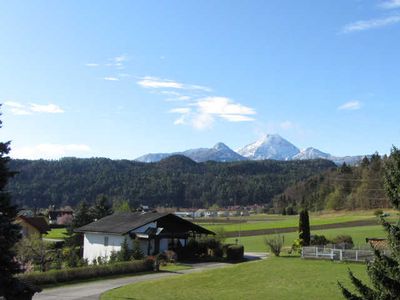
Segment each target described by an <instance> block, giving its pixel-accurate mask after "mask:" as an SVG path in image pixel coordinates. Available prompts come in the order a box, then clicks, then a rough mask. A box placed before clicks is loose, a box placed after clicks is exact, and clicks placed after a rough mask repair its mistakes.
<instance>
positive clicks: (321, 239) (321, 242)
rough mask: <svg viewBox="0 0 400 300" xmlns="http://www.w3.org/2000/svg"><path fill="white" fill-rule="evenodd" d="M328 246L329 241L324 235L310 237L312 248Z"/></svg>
mask: <svg viewBox="0 0 400 300" xmlns="http://www.w3.org/2000/svg"><path fill="white" fill-rule="evenodd" d="M327 244H329V240H328V239H327V238H326V237H325V236H324V235H313V236H311V243H310V245H312V246H325V245H327Z"/></svg>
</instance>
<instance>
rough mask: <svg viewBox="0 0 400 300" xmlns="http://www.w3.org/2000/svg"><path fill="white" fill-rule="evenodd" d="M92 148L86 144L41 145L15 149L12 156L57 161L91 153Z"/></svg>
mask: <svg viewBox="0 0 400 300" xmlns="http://www.w3.org/2000/svg"><path fill="white" fill-rule="evenodd" d="M90 151H91V148H90V147H89V146H88V145H84V144H66V145H63V144H39V145H35V146H28V147H21V148H14V149H13V150H12V151H11V156H12V157H14V158H27V159H39V158H44V159H57V158H61V157H64V156H71V155H77V156H78V155H82V154H84V153H89V152H90Z"/></svg>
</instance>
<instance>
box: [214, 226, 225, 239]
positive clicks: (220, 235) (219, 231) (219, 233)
mask: <svg viewBox="0 0 400 300" xmlns="http://www.w3.org/2000/svg"><path fill="white" fill-rule="evenodd" d="M214 231H215V239H216V240H217V241H218V242H220V243H224V242H225V240H226V232H225V229H224V227H218V228H216V229H215V230H214Z"/></svg>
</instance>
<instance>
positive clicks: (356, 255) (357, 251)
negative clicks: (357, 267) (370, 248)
mask: <svg viewBox="0 0 400 300" xmlns="http://www.w3.org/2000/svg"><path fill="white" fill-rule="evenodd" d="M356 261H358V250H356Z"/></svg>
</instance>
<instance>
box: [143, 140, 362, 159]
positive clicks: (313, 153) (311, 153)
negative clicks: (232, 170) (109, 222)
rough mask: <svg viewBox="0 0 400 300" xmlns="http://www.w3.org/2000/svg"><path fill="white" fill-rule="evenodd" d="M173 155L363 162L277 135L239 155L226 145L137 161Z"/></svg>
mask: <svg viewBox="0 0 400 300" xmlns="http://www.w3.org/2000/svg"><path fill="white" fill-rule="evenodd" d="M172 155H184V156H186V157H189V158H190V159H192V160H194V161H196V162H204V161H209V160H213V161H220V162H229V161H239V160H262V159H275V160H305V159H328V160H331V161H333V162H334V163H335V164H337V165H342V164H343V163H346V164H349V165H355V164H357V163H359V162H360V161H361V160H362V159H363V157H364V156H363V155H359V156H344V157H339V156H333V155H331V154H329V153H325V152H322V151H320V150H318V149H315V148H312V147H309V148H306V149H304V150H302V151H300V150H299V148H297V147H296V146H295V145H293V144H292V143H290V142H289V141H287V140H285V139H284V138H282V137H281V136H280V135H278V134H269V135H266V136H264V137H262V138H261V139H259V140H258V141H256V142H254V143H251V144H249V145H247V146H245V147H243V148H241V149H240V150H238V151H237V152H235V151H233V150H232V149H231V148H229V147H228V146H227V145H225V144H224V143H217V144H216V145H215V146H214V147H212V148H197V149H190V150H186V151H182V152H174V153H150V154H146V155H143V156H141V157H138V158H137V159H136V161H140V162H146V163H149V162H157V161H160V160H162V159H164V158H167V157H170V156H172Z"/></svg>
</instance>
